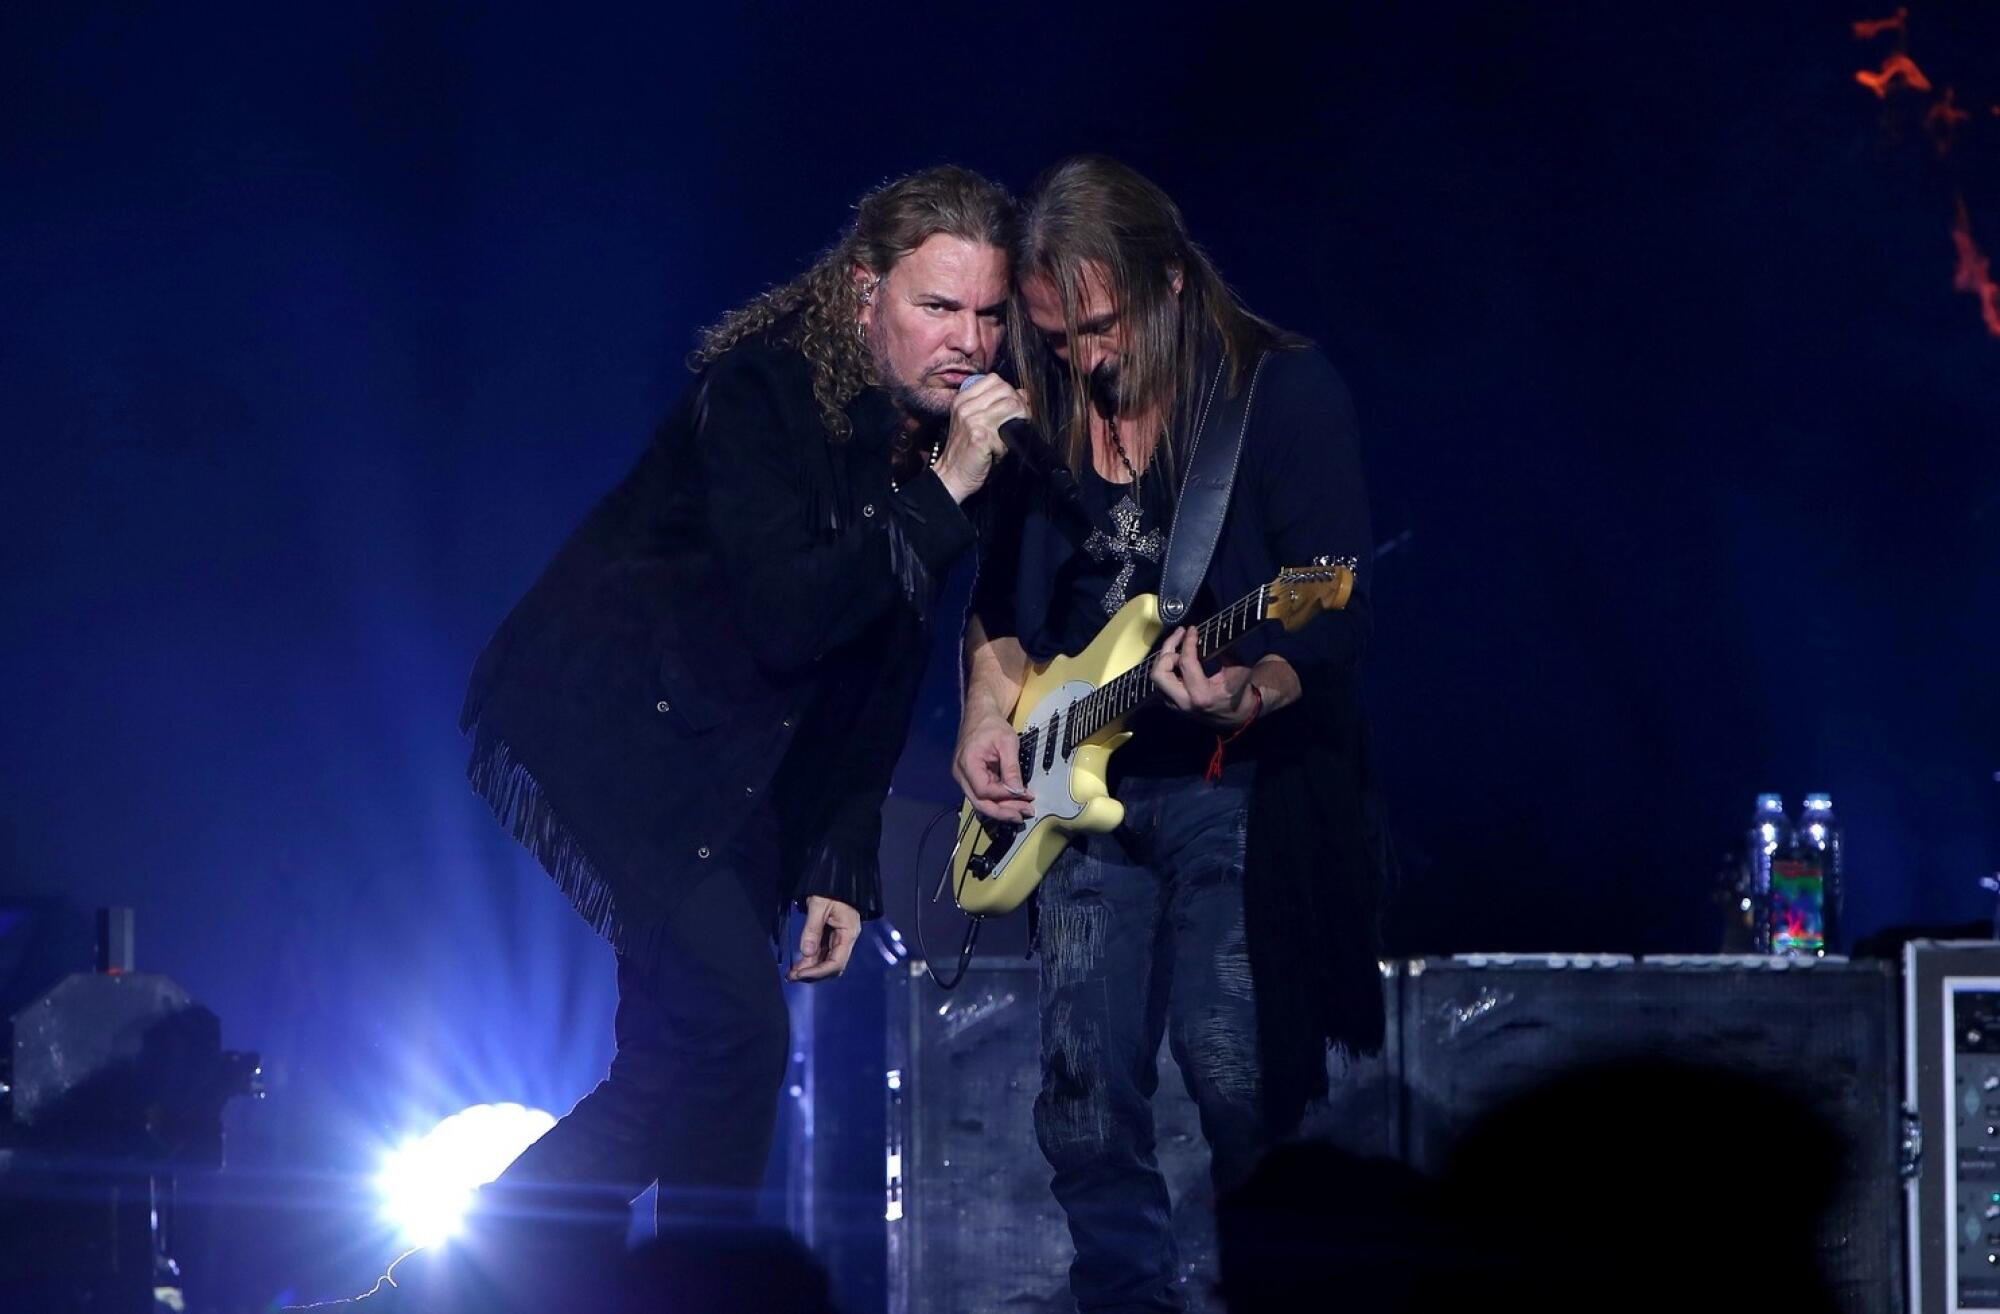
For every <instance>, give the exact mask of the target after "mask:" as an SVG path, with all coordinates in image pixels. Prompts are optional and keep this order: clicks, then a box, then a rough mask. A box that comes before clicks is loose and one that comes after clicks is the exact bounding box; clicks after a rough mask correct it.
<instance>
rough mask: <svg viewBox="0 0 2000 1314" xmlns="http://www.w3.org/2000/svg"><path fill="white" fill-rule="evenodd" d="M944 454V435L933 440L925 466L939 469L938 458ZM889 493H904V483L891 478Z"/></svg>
mask: <svg viewBox="0 0 2000 1314" xmlns="http://www.w3.org/2000/svg"><path fill="white" fill-rule="evenodd" d="M943 454H944V435H943V434H939V435H938V436H937V437H936V438H933V439H932V440H931V450H930V452H929V453H928V454H927V456H926V458H925V461H924V464H925V465H926V466H927V467H929V468H930V469H933V470H935V469H937V463H938V457H940V456H942V455H943ZM889 491H890V492H892V493H900V492H902V491H903V481H902V480H900V479H895V478H891V479H890V480H889Z"/></svg>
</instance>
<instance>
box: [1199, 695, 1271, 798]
mask: <svg viewBox="0 0 2000 1314" xmlns="http://www.w3.org/2000/svg"><path fill="white" fill-rule="evenodd" d="M1250 696H1251V697H1252V698H1253V699H1255V700H1256V702H1255V703H1254V704H1253V705H1252V706H1251V708H1250V719H1249V720H1247V721H1245V722H1244V723H1243V724H1242V725H1239V726H1237V727H1236V728H1235V729H1234V730H1231V731H1230V732H1229V733H1228V734H1227V735H1217V736H1216V737H1215V755H1214V756H1213V757H1211V758H1209V759H1208V770H1206V771H1204V772H1202V775H1201V778H1202V779H1203V780H1206V781H1207V782H1208V783H1209V784H1211V785H1212V784H1214V783H1215V782H1216V781H1218V780H1220V779H1222V750H1223V749H1224V748H1225V747H1226V746H1228V745H1230V744H1233V743H1235V742H1236V740H1237V738H1238V737H1239V736H1240V735H1242V733H1243V732H1244V731H1245V730H1248V729H1249V728H1250V727H1251V726H1252V725H1254V724H1256V721H1257V714H1258V713H1259V712H1262V711H1263V710H1264V691H1263V690H1262V689H1259V688H1258V687H1257V686H1256V685H1254V684H1253V685H1251V686H1250Z"/></svg>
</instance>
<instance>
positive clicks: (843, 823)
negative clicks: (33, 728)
mask: <svg viewBox="0 0 2000 1314" xmlns="http://www.w3.org/2000/svg"><path fill="white" fill-rule="evenodd" d="M1015 220H1016V213H1015V207H1014V204H1013V202H1012V200H1011V198H1010V197H1009V196H1008V195H1007V194H1006V193H1005V192H1004V191H1003V190H1002V189H1001V188H999V187H998V186H996V185H994V184H993V183H991V182H988V181H987V180H986V179H984V178H981V177H979V176H978V175H977V174H974V173H972V172H970V171H968V170H964V169H959V168H950V167H945V168H935V169H930V170H926V171H924V172H921V173H917V174H914V175H911V176H909V177H906V178H902V179H899V180H897V181H894V182H891V183H888V184H887V185H885V186H883V187H881V188H878V189H877V190H875V191H872V192H870V193H869V194H867V195H866V196H864V197H862V198H861V201H860V203H859V204H858V206H857V207H856V215H855V218H854V221H853V223H852V225H851V226H850V227H849V228H848V229H847V231H846V232H845V233H844V234H843V235H842V236H841V238H840V239H839V240H838V241H837V242H836V243H835V244H834V246H833V247H832V248H831V249H829V250H828V251H827V252H826V253H825V254H824V255H823V256H822V257H821V258H820V259H819V260H818V262H817V263H815V264H814V265H813V266H812V268H810V269H808V270H807V271H806V272H805V273H803V274H801V275H800V276H799V277H797V278H795V279H793V280H792V281H791V282H789V283H787V284H785V285H783V286H782V287H779V288H776V289H775V290H772V291H769V292H766V293H764V294H763V295H761V296H758V297H756V298H755V299H753V300H752V301H750V302H749V303H748V304H747V305H745V306H743V307H742V308H740V309H738V310H736V311H734V312H733V313H731V314H729V315H727V316H725V317H724V318H723V319H722V321H721V322H720V323H719V324H717V325H716V326H715V327H713V328H712V329H710V330H709V331H708V332H707V333H706V335H705V336H704V337H703V339H702V341H701V344H700V347H699V348H698V350H697V351H696V352H695V353H694V355H693V357H692V359H691V361H690V364H691V366H692V367H693V368H694V369H696V370H697V371H698V374H697V376H696V378H695V380H694V383H693V386H692V387H691V388H690V389H689V390H688V392H687V394H686V396H685V398H684V399H683V400H682V402H681V403H680V405H679V406H678V407H677V408H676V409H675V411H674V412H673V414H672V415H671V416H670V417H669V418H668V419H667V421H666V422H665V423H664V424H663V425H662V426H661V427H660V429H659V431H658V433H657V434H656V436H655V438H654V440H653V442H652V444H651V445H650V446H649V447H648V448H647V450H646V451H645V453H644V454H643V455H642V456H641V457H640V459H639V461H638V464H637V465H636V466H635V467H634V468H633V470H632V471H631V473H630V474H628V475H627V476H626V477H625V479H624V480H623V481H622V482H621V483H620V484H619V485H618V486H617V487H616V488H614V489H612V490H611V492H610V493H609V494H608V495H607V496H606V497H605V498H604V499H603V501H601V502H600V503H599V504H598V505H597V507H596V509H594V510H593V511H592V512H591V513H590V514H589V516H588V517H587V518H586V519H585V520H584V522H583V524H582V525H581V526H580V527H579V528H578V529H577V530H576V531H575V532H574V533H573V534H572V535H571V536H570V538H569V540H568V541H567V542H566V543H565V544H564V545H563V546H562V548H561V550H560V551H558V552H557V554H556V556H555V558H554V560H553V561H552V562H551V563H550V564H549V566H548V567H547V569H546V570H545V571H544V572H543V573H542V576H541V578H540V579H539V580H538V581H537V582H536V583H535V584H534V586H533V587H532V588H531V589H530V590H529V591H528V593H527V595H526V596H525V597H524V598H523V599H522V600H521V601H520V602H519V603H518V604H517V605H516V606H515V607H514V609H513V611H512V612H511V613H510V614H509V615H508V616H507V618H506V620H505V621H504V622H503V623H502V624H501V626H500V628H499V631H498V633H497V634H496V635H495V636H494V638H493V639H492V641H491V642H490V643H489V644H488V645H487V647H486V649H485V651H484V652H483V653H482V654H481V656H480V658H479V661H478V664H477V666H476V668H475V670H474V673H473V676H472V682H471V687H470V690H469V692H468V694H467V696H466V700H465V705H464V710H463V713H462V717H461V724H462V727H463V728H464V729H465V730H466V731H467V732H468V733H469V734H471V736H472V738H473V751H472V760H471V765H470V768H469V774H470V777H471V780H472V784H473V787H474V788H475V789H476V790H477V791H478V792H479V794H480V795H481V796H483V797H484V798H485V799H486V801H487V802H488V803H489V804H491V806H492V808H493V810H494V812H495V814H496V815H497V816H498V817H499V819H500V821H501V822H502V824H504V825H506V826H507V827H508V828H509V829H510V830H511V831H512V832H513V834H514V836H515V837H516V838H517V839H519V840H520V841H521V842H522V844H524V845H525V846H526V847H527V848H528V849H529V851H530V852H532V853H533V854H534V856H535V857H536V858H537V859H538V860H539V861H540V863H541V865H542V866H543V867H544V868H546V869H547V871H548V873H549V875H550V876H552V877H553V878H554V879H555V881H556V884H557V885H558V886H559V887H560V888H561V890H562V892H563V893H564V894H565V895H567V896H568V898H569V900H570V902H571V903H572V904H573V905H574V906H575V908H576V910H577V912H579V913H580V914H582V916H583V917H584V918H585V919H586V920H587V921H588V922H589V923H590V925H591V926H592V927H593V928H594V929H596V930H597V931H598V932H600V933H601V934H602V935H604V936H605V937H606V939H608V940H609V941H610V942H611V944H612V945H613V947H614V948H615V949H616V952H617V969H618V991H619V1002H618V1012H617V1020H616V1032H617V1042H618V1047H617V1052H616V1056H615V1057H614V1058H613V1059H612V1062H611V1070H610V1073H609V1074H608V1075H607V1076H606V1077H605V1079H604V1080H603V1081H602V1082H601V1083H600V1084H599V1085H598V1086H597V1088H596V1089H595V1090H593V1091H592V1092H591V1093H590V1094H589V1095H587V1096H585V1097H584V1099H583V1100H582V1101H581V1102H580V1103H578V1104H577V1106H576V1107H575V1108H574V1109H572V1110H571V1111H570V1112H569V1114H568V1115H567V1116H565V1117H563V1118H562V1119H561V1120H560V1121H558V1122H557V1123H556V1125H555V1127H554V1128H553V1129H552V1130H550V1131H549V1132H548V1133H547V1134H546V1135H544V1136H543V1137H542V1138H541V1139H540V1140H539V1141H537V1142H536V1143H535V1144H534V1145H532V1146H530V1147H529V1148H528V1150H527V1151H526V1152H524V1153H523V1154H522V1155H521V1156H520V1158H519V1159H517V1160H516V1161H515V1162H514V1163H513V1164H512V1165H511V1166H510V1167H509V1168H508V1169H507V1170H506V1172H505V1173H503V1174H502V1175H501V1177H500V1179H499V1181H498V1182H496V1183H495V1184H494V1186H493V1187H491V1188H488V1193H487V1196H486V1199H485V1202H484V1203H483V1205H482V1212H483V1213H484V1214H486V1215H487V1217H489V1218H496V1219H497V1218H502V1217H504V1216H506V1214H507V1212H508V1210H509V1209H510V1208H511V1207H512V1206H513V1205H521V1204H525V1203H532V1204H534V1205H536V1206H537V1207H539V1206H540V1205H544V1204H548V1203H549V1202H551V1201H555V1200H563V1199H568V1198H570V1197H571V1196H572V1194H573V1193H574V1194H580V1195H588V1196H593V1197H595V1198H599V1199H602V1198H605V1197H609V1198H610V1199H612V1200H614V1201H624V1200H629V1199H631V1198H632V1197H635V1196H637V1195H638V1194H639V1193H640V1192H641V1191H642V1190H644V1189H645V1188H646V1187H647V1186H648V1185H650V1184H652V1183H654V1182H656V1181H657V1182H658V1183H659V1185H660V1188H661V1189H660V1204H659V1210H660V1212H661V1214H662V1215H663V1216H667V1217H670V1218H671V1217H674V1216H681V1217H690V1216H691V1217H709V1216H713V1215H715V1214H717V1213H722V1214H731V1213H735V1214H745V1213H748V1212H749V1211H750V1209H751V1207H752V1205H753V1203H754V1193H755V1191H756V1188H757V1187H758V1185H759V1183H760V1181H761V1180H762V1176H763V1172H764V1166H765V1159H766V1157H767V1155H768V1153H769V1149H770V1144H771V1139H772V1133H773V1129H774V1126H775V1122H776V1112H777V1098H778V1090H779V1085H780V1082H781V1081H782V1079H783V1076H784V1072H785V1068H786V1062H787V1058H788V1053H789V1048H790V1046H789V1038H788V1036H789V1026H788V1023H789V1019H788V1017H787V1013H786V1008H785V1000H784V995H783V992H782V987H781V983H780V979H779V972H778V970H777V969H776V967H775V965H774V962H773V943H772V940H773V936H774V935H775V934H776V933H777V930H778V928H779V927H781V926H782V924H783V917H784V909H785V907H786V906H787V905H788V904H792V903H797V904H799V905H801V906H802V907H803V908H804V910H805V913H806V917H805V923H804V930H803V933H802V935H801V937H800V940H799V944H798V953H797V956H796V958H795V960H794V962H793V965H792V967H791V969H790V976H791V979H792V980H794V981H821V980H826V979H828V978H831V977H834V976H838V975H839V974H840V973H841V972H842V971H843V970H844V969H845V967H846V966H847V962H848V956H849V954H850V953H852V951H853V948H854V942H855V937H856V935H857V934H858V933H859V930H860V927H861V923H862V921H863V920H864V919H865V918H869V917H873V916H875V915H877V914H878V913H879V911H880V903H881V901H880V892H879V885H880V882H879V877H878V872H877V868H876V851H877V846H878V842H879V837H880V828H881V818H880V809H881V804H882V800H883V797H884V795H885V794H886V792H887V790H888V785H889V779H890V773H891V770H892V768H893V767H894V765H895V761H896V757H897V754H898V752H899V751H900V749H901V747H902V742H903V737H904V733H905V731H906V729H907V728H908V723H909V719H910V715H911V712H912V710H913V706H914V702H915V698H916V693H917V686H918V681H919V677H920V676H921V674H922V669H923V664H924V650H925V647H926V634H927V627H928V610H929V607H930V605H931V603H932V602H933V600H934V597H935V593H936V591H937V589H938V588H939V587H940V586H941V584H942V582H943V579H944V575H945V572H946V570H947V568H948V567H949V565H950V563H951V562H952V561H953V560H954V559H955V558H956V557H957V556H958V555H959V554H961V553H962V552H963V551H964V550H965V549H966V548H967V547H969V546H970V545H971V543H972V541H973V537H974V530H973V527H972V524H971V522H970V521H969V520H968V519H967V517H966V515H965V513H964V511H963V510H962V509H961V504H962V503H964V502H965V501H966V499H967V498H968V497H970V496H972V494H974V493H975V492H977V491H978V490H979V489H980V487H981V486H982V485H983V484H984V483H985V481H986V478H987V475H988V472H989V471H990V470H991V468H992V467H993V464H994V463H995V462H996V461H997V460H998V459H999V456H1000V453H1001V450H1002V449H1001V446H1000V442H999V438H998V427H999V425H1001V424H1002V423H1004V422H1005V421H1007V420H1008V419H1010V418H1013V417H1015V416H1018V415H1021V414H1022V413H1023V407H1022V402H1021V399H1020V397H1019V396H1018V395H1017V394H1016V393H1015V392H1014V390H1013V389H1012V388H1011V387H1010V386H1008V385H1007V384H1006V383H1004V382H1003V381H1001V380H1000V379H999V378H998V377H997V376H990V375H989V376H988V377H987V378H985V379H982V380H979V381H977V382H975V383H973V384H972V385H971V386H969V387H965V388H963V389H961V384H963V383H965V381H966V380H967V379H968V378H969V377H970V376H972V375H974V374H984V373H986V372H987V371H988V370H990V369H991V367H992V365H993V362H994V358H995V355H996V354H997V352H998V350H999V348H1000V344H1001V341H1002V337H1003V334H1004V330H1005V310H1006V299H1007V295H1008V265H1007V250H1008V246H1009V244H1010V243H1011V241H1012V239H1013V237H1014V225H1015ZM406 1267H407V1266H406ZM419 1267H420V1268H428V1267H430V1266H429V1265H421V1266H419ZM404 1271H405V1268H399V1269H398V1270H397V1272H398V1273H401V1272H404ZM395 1280H396V1279H395V1278H394V1276H393V1275H392V1279H391V1281H392V1282H393V1281H395ZM386 1290H387V1288H385V1287H379V1286H378V1293H377V1294H378V1295H380V1294H383V1293H384V1292H385V1291H386Z"/></svg>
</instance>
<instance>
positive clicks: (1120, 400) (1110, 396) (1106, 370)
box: [1089, 360, 1132, 420]
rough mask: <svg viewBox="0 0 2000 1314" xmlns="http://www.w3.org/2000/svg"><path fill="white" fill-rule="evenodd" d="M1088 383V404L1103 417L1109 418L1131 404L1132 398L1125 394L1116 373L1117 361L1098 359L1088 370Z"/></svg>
mask: <svg viewBox="0 0 2000 1314" xmlns="http://www.w3.org/2000/svg"><path fill="white" fill-rule="evenodd" d="M1089 384H1090V404H1091V405H1092V406H1095V407H1096V408H1097V413H1098V414H1099V415H1102V416H1103V417H1104V418H1105V419H1107V420H1108V419H1111V418H1112V417H1114V416H1116V415H1117V414H1118V413H1119V412H1120V411H1123V410H1125V409H1127V408H1128V407H1129V406H1130V405H1131V402H1132V399H1131V398H1130V397H1129V396H1127V395H1126V394H1125V389H1124V387H1123V385H1122V381H1121V380H1120V378H1119V375H1118V362H1117V361H1114V360H1101V361H1098V362H1097V367H1096V368H1095V369H1093V370H1091V372H1090V379H1089Z"/></svg>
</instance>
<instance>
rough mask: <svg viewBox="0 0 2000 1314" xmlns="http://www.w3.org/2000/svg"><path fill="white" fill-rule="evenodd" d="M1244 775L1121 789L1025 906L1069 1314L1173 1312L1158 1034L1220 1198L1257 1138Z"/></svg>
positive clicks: (1042, 1137)
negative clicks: (1067, 1262)
mask: <svg viewBox="0 0 2000 1314" xmlns="http://www.w3.org/2000/svg"><path fill="white" fill-rule="evenodd" d="M1245 766H1246V767H1247V764H1245ZM1249 776H1250V772H1249V771H1248V770H1247V769H1240V768H1232V769H1231V770H1230V772H1229V773H1228V774H1226V775H1225V776H1224V777H1223V779H1222V781H1221V782H1219V783H1217V784H1213V785H1211V784H1208V783H1207V782H1205V781H1203V780H1202V779H1201V778H1200V777H1168V778H1157V777H1136V778H1132V779H1128V780H1126V781H1124V782H1122V783H1121V785H1120V786H1119V789H1118V797H1119V798H1120V799H1121V800H1122V801H1123V802H1124V804H1125V823H1124V825H1122V826H1120V827H1119V828H1118V829H1117V830H1115V831H1113V832H1112V833H1110V834H1108V835H1091V836H1088V837H1080V838H1079V839H1078V841H1077V842H1075V843H1073V844H1072V845H1071V846H1070V848H1069V849H1067V850H1066V851H1065V852H1064V853H1063V854H1062V856H1061V857H1060V858H1058V859H1057V860H1056V863H1055V865H1054V866H1053V867H1052V868H1051V869H1050V871H1049V874H1048V877H1047V879H1045V880H1044V881H1043V883H1042V887H1041V890H1040V892H1039V895H1038V899H1039V903H1038V905H1037V914H1038V918H1039V927H1038V936H1037V952H1038V955H1039V957H1040V960H1041V1020H1042V1089H1041V1094H1040V1095H1039V1096H1038V1097H1037V1098H1036V1100H1035V1134H1036V1137H1037V1139H1038V1140H1039V1141H1040V1142H1041V1147H1042V1153H1043V1155H1045V1156H1046V1157H1047V1159H1048V1161H1049V1166H1050V1167H1051V1168H1053V1169H1054V1170H1055V1176H1054V1179H1053V1181H1052V1183H1051V1186H1052V1188H1053V1190H1054V1192H1055V1197H1056V1200H1057V1201H1058V1202H1059V1203H1060V1204H1061V1205H1062V1207H1063V1211H1064V1213H1065V1214H1067V1215H1068V1217H1069V1229H1070V1236H1071V1238H1072V1239H1073V1240H1074V1242H1075V1244H1076V1259H1075V1262H1074V1263H1073V1264H1072V1265H1071V1266H1070V1290H1071V1291H1072V1292H1073V1293H1074V1294H1075V1296H1076V1301H1077V1308H1078V1309H1079V1310H1080V1311H1083V1314H1100V1312H1104V1314H1108V1312H1109V1311H1120V1312H1121V1314H1123V1312H1124V1311H1138V1310H1178V1309H1181V1308H1183V1302H1182V1300H1181V1296H1180V1293H1179V1291H1178V1289H1177V1287H1176V1285H1175V1278H1176V1270H1177V1268H1178V1256H1177V1254H1176V1252H1175V1247H1174V1238H1173V1232H1172V1228H1171V1211H1170V1205H1169V1202H1168V1198H1167V1183H1166V1179H1165V1178H1164V1177H1162V1176H1161V1174H1160V1170H1159V1167H1158V1164H1157V1162H1156V1160H1155V1158H1154V1153H1153V1109H1152V1096H1153V1090H1154V1087H1155V1086H1156V1084H1157V1076H1158V1055H1159V1050H1160V1038H1161V1034H1162V1032H1164V1033H1165V1034H1166V1036H1167V1038H1168V1043H1169V1044H1170V1045H1171V1047H1172V1051H1173V1056H1174V1061H1175V1063H1176V1064H1177V1065H1178V1066H1179V1068H1180V1071H1181V1076H1182V1079H1183V1080H1184V1081H1185V1082H1186V1083H1187V1087H1188V1094H1189V1095H1190V1096H1192V1097H1193V1099H1194V1102H1195V1105H1196V1107H1197V1108H1198V1109H1199V1111H1200V1114H1201V1130H1202V1135H1203V1138H1204V1139H1205V1140H1206V1141H1207V1142H1208V1146H1209V1151H1210V1154H1211V1161H1210V1169H1211V1173H1212V1175H1213V1178H1214V1181H1215V1184H1216V1189H1217V1191H1218V1192H1220V1191H1223V1190H1227V1189H1229V1188H1230V1187H1232V1186H1234V1185H1235V1184H1236V1183H1238V1182H1239V1181H1241V1180H1242V1179H1243V1178H1244V1177H1245V1176H1246V1175H1247V1174H1248V1173H1249V1171H1250V1169H1251V1167H1252V1166H1253V1164H1254V1163H1255V1161H1256V1158H1257V1156H1258V1155H1259V1154H1260V1153H1261V1152H1262V1151H1263V1150H1264V1149H1265V1148H1266V1147H1267V1146H1268V1145H1269V1144H1270V1138H1269V1137H1268V1136H1267V1134H1266V1124H1265V1119H1264V1117H1263V1112H1262V1107H1261V1089H1260V1082H1259V1073H1258V1066H1257V1019H1256V1001H1255V998H1254V996H1253V994H1252V991H1251V984H1250V958H1249V954H1248V951H1247V950H1246V948H1245V945H1244V940H1243V858H1244V851H1245V841H1244V836H1245V826H1246V820H1247V815H1248V809H1249V798H1250V796H1249V788H1248V786H1249V783H1250V782H1249Z"/></svg>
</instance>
